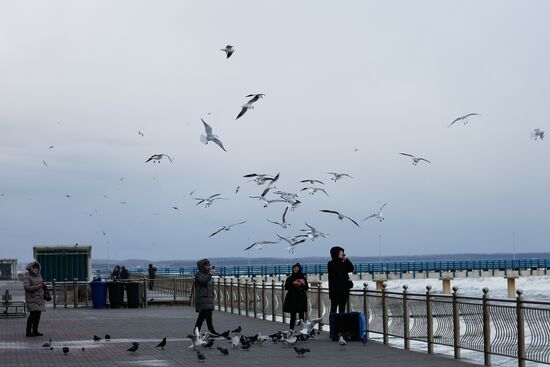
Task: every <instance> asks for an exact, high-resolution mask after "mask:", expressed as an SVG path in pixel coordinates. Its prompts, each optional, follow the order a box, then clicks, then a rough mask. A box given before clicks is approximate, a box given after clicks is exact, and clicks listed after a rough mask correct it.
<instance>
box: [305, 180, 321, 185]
mask: <svg viewBox="0 0 550 367" xmlns="http://www.w3.org/2000/svg"><path fill="white" fill-rule="evenodd" d="M300 182H301V183H306V182H309V184H310V185H314V184H315V183H320V184H321V185H324V182H323V181H319V180H315V179H307V180H301V181H300Z"/></svg>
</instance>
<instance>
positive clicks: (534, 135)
mask: <svg viewBox="0 0 550 367" xmlns="http://www.w3.org/2000/svg"><path fill="white" fill-rule="evenodd" d="M531 137H532V138H533V139H535V140H538V139H540V140H542V139H544V131H543V130H541V129H535V130H533V132H531Z"/></svg>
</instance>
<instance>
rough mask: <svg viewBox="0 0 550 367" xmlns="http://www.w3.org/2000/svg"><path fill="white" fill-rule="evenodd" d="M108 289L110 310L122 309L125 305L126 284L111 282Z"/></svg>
mask: <svg viewBox="0 0 550 367" xmlns="http://www.w3.org/2000/svg"><path fill="white" fill-rule="evenodd" d="M107 289H108V290H109V308H121V307H122V305H123V303H124V283H123V282H109V283H107Z"/></svg>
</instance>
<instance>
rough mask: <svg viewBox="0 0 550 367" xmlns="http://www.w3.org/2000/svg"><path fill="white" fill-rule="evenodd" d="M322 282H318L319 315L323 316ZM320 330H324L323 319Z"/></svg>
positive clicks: (319, 316) (320, 322)
mask: <svg viewBox="0 0 550 367" xmlns="http://www.w3.org/2000/svg"><path fill="white" fill-rule="evenodd" d="M321 296H322V295H321V282H319V283H318V284H317V317H318V318H321V317H323V305H322V303H321V302H322V297H321ZM319 330H323V320H321V321H319Z"/></svg>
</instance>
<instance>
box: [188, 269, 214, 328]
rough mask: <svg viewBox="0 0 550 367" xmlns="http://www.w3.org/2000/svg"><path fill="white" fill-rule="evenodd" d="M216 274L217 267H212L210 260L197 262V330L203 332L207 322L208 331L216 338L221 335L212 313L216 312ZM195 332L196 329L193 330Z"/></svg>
mask: <svg viewBox="0 0 550 367" xmlns="http://www.w3.org/2000/svg"><path fill="white" fill-rule="evenodd" d="M215 272H216V269H215V267H211V266H210V261H209V260H208V259H202V260H199V261H197V272H196V273H195V310H196V311H197V312H198V313H199V316H198V317H197V322H195V328H198V329H199V331H200V330H201V327H202V323H203V322H204V320H206V326H208V331H209V332H210V334H212V335H214V336H218V335H219V334H218V333H217V332H216V329H214V325H213V323H212V312H213V311H214V284H213V283H212V275H214V273H215ZM193 330H194V329H193Z"/></svg>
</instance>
